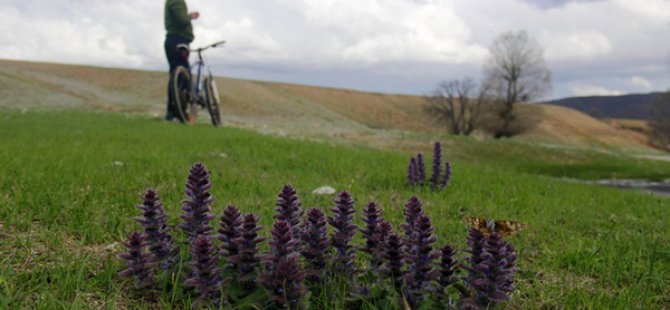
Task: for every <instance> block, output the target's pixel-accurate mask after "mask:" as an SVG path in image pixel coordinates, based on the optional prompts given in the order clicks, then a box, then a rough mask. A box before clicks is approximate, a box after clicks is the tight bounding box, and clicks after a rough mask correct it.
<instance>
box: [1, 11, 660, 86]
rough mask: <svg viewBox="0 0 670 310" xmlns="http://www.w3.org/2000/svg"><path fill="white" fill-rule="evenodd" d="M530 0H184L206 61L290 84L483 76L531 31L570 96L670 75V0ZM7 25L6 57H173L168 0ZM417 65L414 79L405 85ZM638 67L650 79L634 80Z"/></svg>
mask: <svg viewBox="0 0 670 310" xmlns="http://www.w3.org/2000/svg"><path fill="white" fill-rule="evenodd" d="M528 2H531V1H530V0H496V1H490V0H358V1H355V2H353V1H351V0H253V1H249V0H227V1H211V0H188V1H187V4H188V6H189V8H190V9H191V10H198V11H200V12H201V18H200V19H199V20H197V21H195V22H194V27H195V35H196V41H195V42H194V43H193V44H194V45H195V46H198V45H204V44H206V43H209V42H212V41H217V40H219V39H226V40H227V41H228V44H227V45H226V46H225V47H224V48H223V49H222V50H217V51H212V52H208V53H207V57H208V59H209V60H210V64H214V65H217V64H221V66H228V67H227V68H230V67H232V66H234V67H236V68H253V70H251V69H250V70H248V71H247V72H251V73H248V74H247V75H245V76H244V77H246V78H255V79H264V78H267V77H268V76H272V77H273V79H279V80H281V79H282V75H283V76H291V78H292V81H293V82H303V81H304V82H308V83H319V81H318V80H314V76H317V75H318V74H322V75H323V76H327V75H328V73H335V72H337V73H338V74H337V75H336V74H333V75H332V76H338V77H344V78H341V79H342V81H340V82H337V83H334V84H336V85H338V86H345V87H354V88H359V89H366V87H367V86H369V87H370V88H371V90H382V91H386V90H389V89H383V85H384V84H385V82H386V84H388V85H393V88H392V91H394V92H411V93H423V92H425V91H426V90H428V89H430V88H431V87H433V86H434V84H436V83H437V81H439V80H440V79H444V78H457V77H460V76H464V75H469V76H475V77H476V76H478V74H479V73H480V72H481V66H482V64H483V63H484V62H485V60H486V58H487V56H488V51H487V48H488V46H489V44H490V43H491V42H492V41H493V40H494V39H495V37H496V36H497V35H499V34H501V33H503V32H506V31H516V30H521V29H525V30H527V31H528V33H529V34H530V35H531V36H533V37H534V38H535V39H537V41H538V42H539V43H540V44H541V45H542V46H543V47H544V49H545V56H546V59H547V64H548V66H549V67H550V68H552V69H555V72H554V73H555V74H554V77H555V78H556V81H557V83H562V84H560V85H556V87H555V89H559V90H561V91H562V92H564V93H565V94H567V93H569V92H571V91H572V86H574V85H573V84H575V81H576V80H579V84H580V85H601V86H602V87H603V88H604V90H607V89H618V90H620V91H630V90H636V89H637V90H639V89H640V88H644V87H646V86H645V85H665V84H663V83H662V81H663V79H665V75H667V73H666V72H662V73H658V72H649V71H648V70H647V71H645V69H644V68H649V67H658V66H664V68H665V67H667V65H665V63H666V62H667V57H668V56H667V55H668V53H669V52H670V41H669V40H664V38H667V37H668V36H669V32H670V27H668V19H670V1H668V0H602V1H581V0H579V1H568V0H543V1H542V3H541V5H535V4H529V3H528ZM0 27H1V28H0V29H4V31H2V32H0V42H3V43H2V44H1V45H0V57H5V58H7V57H8V58H14V59H27V60H42V61H54V62H70V63H84V64H95V65H109V66H123V67H135V68H151V69H158V68H160V69H165V68H166V66H167V65H166V63H165V59H164V57H165V56H164V52H163V39H164V35H165V34H164V29H163V1H161V0H116V1H113V2H110V1H106V0H105V1H103V0H0ZM366 70H367V71H366ZM228 72H230V71H228ZM346 72H350V74H356V75H358V77H357V79H356V82H353V80H354V79H347V78H346V76H347V74H346ZM301 73H304V74H303V76H304V77H303V78H302V80H301V78H300V74H301ZM410 73H411V79H412V81H415V84H410V83H404V84H403V83H397V81H398V80H400V78H408V76H409V75H410ZM664 74H665V75H664ZM361 75H363V76H361ZM633 76H636V77H639V78H641V79H646V80H647V82H649V83H648V84H645V83H644V82H642V80H640V79H637V80H636V81H633V80H632V79H631V77H633ZM573 78H574V80H572V79H573ZM586 78H592V79H593V80H590V81H584V79H586ZM606 79H609V80H607V83H604V82H603V83H601V81H604V80H606ZM666 80H667V79H666ZM366 81H370V82H366ZM372 81H374V82H372ZM612 81H618V82H612ZM625 81H627V82H625ZM322 82H323V83H331V82H332V80H331V79H325V78H324V79H323V80H322ZM366 83H367V84H366ZM570 83H572V84H570ZM617 83H618V84H617ZM636 83H637V84H636ZM426 84H428V85H426ZM325 85H328V84H325ZM366 85H367V86H366ZM380 85H382V86H380ZM398 85H400V87H404V88H400V89H399V86H398ZM389 88H391V87H389ZM561 95H563V94H559V96H561Z"/></svg>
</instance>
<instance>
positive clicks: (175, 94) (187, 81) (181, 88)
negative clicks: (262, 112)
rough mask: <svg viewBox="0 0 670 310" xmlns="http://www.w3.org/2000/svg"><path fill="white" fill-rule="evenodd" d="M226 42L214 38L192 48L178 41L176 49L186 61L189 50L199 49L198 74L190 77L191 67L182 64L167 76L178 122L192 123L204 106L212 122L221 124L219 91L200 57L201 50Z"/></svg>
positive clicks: (217, 124) (209, 70) (197, 51)
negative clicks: (204, 71) (203, 44)
mask: <svg viewBox="0 0 670 310" xmlns="http://www.w3.org/2000/svg"><path fill="white" fill-rule="evenodd" d="M224 43H226V41H220V42H216V43H213V44H210V45H207V46H205V47H201V48H197V49H194V50H191V49H189V47H188V45H186V44H179V45H177V51H178V54H179V56H180V57H183V58H185V62H186V63H188V57H189V54H190V52H196V53H198V60H197V61H196V62H195V64H196V65H197V75H196V78H195V80H193V79H192V74H191V71H190V70H189V69H188V68H186V67H185V66H183V65H180V66H177V67H176V68H175V70H174V71H173V72H172V74H171V76H170V92H171V93H172V94H171V95H172V99H173V100H172V109H173V112H174V114H175V116H176V117H177V119H178V120H179V122H181V123H182V124H183V123H187V122H188V123H189V124H193V123H195V121H196V120H197V115H198V106H200V107H201V108H202V109H207V111H208V112H209V115H210V119H211V121H212V125H214V126H217V127H218V126H220V125H221V113H220V111H219V104H220V100H221V99H220V98H219V91H218V89H217V87H216V82H215V81H214V78H213V77H212V70H211V69H210V68H209V67H206V66H205V62H204V61H203V59H202V52H203V51H205V50H207V49H209V48H213V47H217V46H219V45H222V44H224ZM203 68H206V69H207V74H206V76H203V72H202V71H203Z"/></svg>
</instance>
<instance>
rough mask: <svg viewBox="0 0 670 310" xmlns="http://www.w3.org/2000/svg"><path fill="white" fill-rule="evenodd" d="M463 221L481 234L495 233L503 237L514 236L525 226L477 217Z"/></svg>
mask: <svg viewBox="0 0 670 310" xmlns="http://www.w3.org/2000/svg"><path fill="white" fill-rule="evenodd" d="M465 220H466V221H467V222H468V224H470V226H472V227H474V228H476V229H477V230H479V231H480V232H481V233H483V234H485V235H488V234H490V233H492V232H497V233H499V234H500V235H501V236H503V237H507V236H511V235H513V234H516V233H517V232H519V231H520V230H521V228H523V227H524V226H525V225H523V224H521V223H517V222H513V221H499V220H492V219H485V218H479V217H466V218H465Z"/></svg>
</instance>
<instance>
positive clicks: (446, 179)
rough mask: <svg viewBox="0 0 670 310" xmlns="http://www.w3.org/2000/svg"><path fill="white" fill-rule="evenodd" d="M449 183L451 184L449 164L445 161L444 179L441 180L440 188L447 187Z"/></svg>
mask: <svg viewBox="0 0 670 310" xmlns="http://www.w3.org/2000/svg"><path fill="white" fill-rule="evenodd" d="M449 183H451V163H450V162H448V161H447V162H446V163H444V179H442V187H447V186H449Z"/></svg>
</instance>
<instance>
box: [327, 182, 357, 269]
mask: <svg viewBox="0 0 670 310" xmlns="http://www.w3.org/2000/svg"><path fill="white" fill-rule="evenodd" d="M334 202H335V207H334V208H332V209H331V211H333V213H335V216H333V217H328V224H330V226H332V227H333V228H334V230H335V231H334V232H333V234H332V235H331V236H330V244H331V245H332V246H333V248H335V250H336V253H335V258H334V264H335V266H334V269H335V272H336V273H339V274H341V275H345V276H347V277H351V276H352V275H353V274H354V271H355V268H354V259H355V257H356V254H355V252H354V247H353V245H351V244H350V243H351V239H352V238H353V237H354V234H355V233H356V225H354V224H353V223H352V221H353V218H354V213H356V210H354V200H353V198H352V197H351V195H349V193H347V192H341V193H339V194H338V195H337V198H335V200H334Z"/></svg>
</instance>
